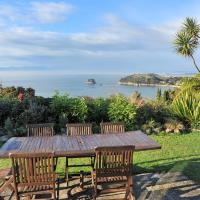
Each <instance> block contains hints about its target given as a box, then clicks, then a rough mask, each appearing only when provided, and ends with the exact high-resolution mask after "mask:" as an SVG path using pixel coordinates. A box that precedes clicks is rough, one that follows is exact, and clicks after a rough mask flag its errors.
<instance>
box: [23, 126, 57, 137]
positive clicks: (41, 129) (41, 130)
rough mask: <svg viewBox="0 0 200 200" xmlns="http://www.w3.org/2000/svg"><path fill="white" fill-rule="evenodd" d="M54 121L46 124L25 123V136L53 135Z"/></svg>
mask: <svg viewBox="0 0 200 200" xmlns="http://www.w3.org/2000/svg"><path fill="white" fill-rule="evenodd" d="M53 127H54V123H46V124H27V125H26V128H27V132H28V134H27V136H29V137H31V136H34V137H37V136H53V135H54V129H53Z"/></svg>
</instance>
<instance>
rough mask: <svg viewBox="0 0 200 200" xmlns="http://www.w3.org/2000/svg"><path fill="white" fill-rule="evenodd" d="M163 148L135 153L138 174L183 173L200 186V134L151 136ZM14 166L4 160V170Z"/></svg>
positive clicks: (60, 164) (61, 168) (59, 168)
mask: <svg viewBox="0 0 200 200" xmlns="http://www.w3.org/2000/svg"><path fill="white" fill-rule="evenodd" d="M150 137H152V138H153V139H154V140H156V141H157V142H158V143H160V144H161V146H162V149H161V150H152V151H143V152H142V151H141V152H135V153H134V172H135V174H138V173H146V172H168V171H172V172H176V171H177V172H182V173H183V174H185V175H186V176H188V177H189V178H191V179H193V180H195V181H197V182H199V183H200V132H193V133H189V134H178V135H177V134H176V135H156V136H155V135H152V136H150ZM71 163H77V164H81V163H83V164H86V163H90V159H87V158H84V159H71V160H70V164H71ZM8 166H10V161H9V160H8V159H1V160H0V169H2V168H6V167H8ZM64 168H65V158H59V161H58V166H57V171H58V172H59V173H61V174H64ZM80 170H84V171H86V172H89V171H90V168H89V167H84V168H73V169H72V168H71V169H70V171H71V172H79V171H80Z"/></svg>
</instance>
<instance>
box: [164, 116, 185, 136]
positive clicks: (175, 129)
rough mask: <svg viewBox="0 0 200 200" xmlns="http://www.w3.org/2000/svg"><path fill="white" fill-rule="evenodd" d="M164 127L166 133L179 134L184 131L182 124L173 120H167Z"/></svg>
mask: <svg viewBox="0 0 200 200" xmlns="http://www.w3.org/2000/svg"><path fill="white" fill-rule="evenodd" d="M164 127H165V132H166V133H180V132H183V131H184V130H185V126H184V125H183V123H182V122H180V121H178V120H175V119H169V120H168V121H167V122H166V123H165V125H164Z"/></svg>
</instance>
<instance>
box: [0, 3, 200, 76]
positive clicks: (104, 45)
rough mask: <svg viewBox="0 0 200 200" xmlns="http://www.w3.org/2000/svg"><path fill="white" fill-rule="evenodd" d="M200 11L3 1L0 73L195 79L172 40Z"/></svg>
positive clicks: (174, 6) (192, 6) (184, 6)
mask: <svg viewBox="0 0 200 200" xmlns="http://www.w3.org/2000/svg"><path fill="white" fill-rule="evenodd" d="M199 10H200V1H199V0H168V1H164V0H151V1H150V0H62V1H60V0H52V1H47V0H40V1H28V0H17V1H16V0H0V73H1V74H2V73H15V72H16V71H18V72H20V73H22V72H30V71H43V72H48V73H49V72H52V73H72V74H74V73H75V74H76V73H78V74H81V73H83V74H85V73H95V74H96V73H97V74H98V73H100V74H101V73H103V74H112V73H116V74H120V73H123V74H130V73H147V72H156V73H192V72H195V69H194V67H193V65H192V62H191V60H190V59H186V58H184V57H181V56H180V55H177V54H176V52H175V50H174V47H173V39H174V36H175V33H176V32H177V31H178V30H179V29H180V27H181V23H182V22H183V20H184V19H185V18H186V17H194V18H196V19H197V20H199V22H200V14H199ZM198 55H199V53H198V52H197V55H195V56H196V57H198ZM197 62H200V60H199V59H198V58H197Z"/></svg>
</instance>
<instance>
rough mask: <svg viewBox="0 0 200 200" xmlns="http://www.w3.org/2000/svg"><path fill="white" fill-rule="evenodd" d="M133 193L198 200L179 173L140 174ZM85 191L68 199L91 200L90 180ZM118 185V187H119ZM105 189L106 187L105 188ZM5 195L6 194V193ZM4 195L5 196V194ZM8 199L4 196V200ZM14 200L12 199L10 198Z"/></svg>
mask: <svg viewBox="0 0 200 200" xmlns="http://www.w3.org/2000/svg"><path fill="white" fill-rule="evenodd" d="M134 179H135V193H136V199H137V200H179V199H180V200H199V199H200V185H198V184H196V183H194V182H193V181H191V180H189V179H188V178H187V177H185V176H183V175H182V174H180V173H171V172H170V173H155V174H152V173H150V174H140V175H137V176H135V177H134ZM85 182H86V186H85V187H86V188H87V191H86V192H83V193H79V194H77V195H76V196H74V197H71V198H70V199H74V200H75V199H77V200H90V199H92V189H91V187H90V179H89V178H87V177H86V178H85ZM78 183H79V180H78V179H77V180H75V181H73V182H71V184H70V185H74V184H77V185H78ZM120 185H121V184H120V183H118V187H120ZM105 187H107V186H105ZM69 189H70V186H69V187H68V188H67V187H66V183H61V184H60V199H61V200H67V199H69V198H68V196H67V192H68V190H69ZM6 193H7V192H6ZM5 195H6V194H5ZM123 197H124V192H117V193H109V194H108V193H107V194H102V195H100V196H99V197H98V198H97V199H98V200H111V199H112V200H117V199H123ZM41 198H43V199H45V198H47V197H45V196H36V197H35V199H41ZM8 199H9V198H8V197H6V196H5V200H8ZM12 199H13V200H14V199H15V198H14V197H13V198H12Z"/></svg>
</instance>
